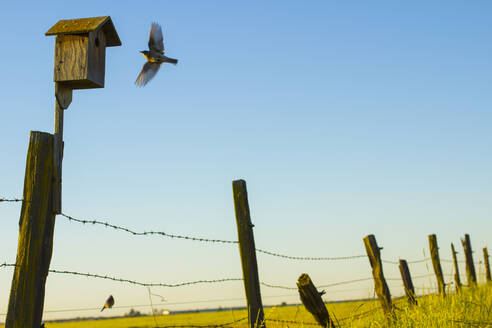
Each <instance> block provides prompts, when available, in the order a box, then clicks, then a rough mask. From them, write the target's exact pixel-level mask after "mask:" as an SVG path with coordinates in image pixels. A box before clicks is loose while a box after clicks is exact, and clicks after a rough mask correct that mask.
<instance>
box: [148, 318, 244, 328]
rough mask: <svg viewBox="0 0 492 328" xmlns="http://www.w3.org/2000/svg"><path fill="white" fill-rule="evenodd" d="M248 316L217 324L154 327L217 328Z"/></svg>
mask: <svg viewBox="0 0 492 328" xmlns="http://www.w3.org/2000/svg"><path fill="white" fill-rule="evenodd" d="M247 319H248V317H243V318H240V319H237V320H233V321H230V322H224V323H218V324H212V325H190V324H186V325H166V326H155V327H154V328H219V327H227V326H230V325H232V324H235V323H238V322H240V321H244V320H247Z"/></svg>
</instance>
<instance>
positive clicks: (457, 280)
mask: <svg viewBox="0 0 492 328" xmlns="http://www.w3.org/2000/svg"><path fill="white" fill-rule="evenodd" d="M451 253H452V254H453V266H454V285H455V288H456V292H457V293H459V292H460V291H461V279H460V269H459V268H458V260H457V259H456V254H457V253H458V252H457V251H455V249H454V245H453V243H451Z"/></svg>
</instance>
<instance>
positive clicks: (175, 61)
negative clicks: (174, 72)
mask: <svg viewBox="0 0 492 328" xmlns="http://www.w3.org/2000/svg"><path fill="white" fill-rule="evenodd" d="M166 61H167V62H168V63H171V64H174V65H176V64H177V63H178V60H177V59H174V58H169V57H166Z"/></svg>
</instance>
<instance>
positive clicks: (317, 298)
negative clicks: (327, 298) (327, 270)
mask: <svg viewBox="0 0 492 328" xmlns="http://www.w3.org/2000/svg"><path fill="white" fill-rule="evenodd" d="M297 289H298V290H299V296H300V297H301V301H302V304H304V306H305V307H306V310H308V311H309V313H311V314H312V315H313V317H314V319H316V321H317V322H318V323H319V324H320V325H321V326H322V327H329V328H335V323H334V322H333V320H332V319H331V318H330V315H329V314H328V310H327V309H326V305H325V303H324V302H323V300H322V299H321V293H320V292H318V290H317V289H316V287H315V286H314V284H313V282H312V281H311V278H310V277H309V275H308V274H307V273H303V274H301V275H300V277H299V279H298V280H297Z"/></svg>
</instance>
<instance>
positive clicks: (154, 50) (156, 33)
mask: <svg viewBox="0 0 492 328" xmlns="http://www.w3.org/2000/svg"><path fill="white" fill-rule="evenodd" d="M140 53H141V54H142V55H144V57H145V58H146V59H147V62H146V63H145V64H144V66H143V68H142V71H141V72H140V74H139V75H138V77H137V80H136V81H135V84H137V85H138V86H140V87H143V86H144V85H146V84H147V83H148V82H149V81H150V80H151V79H152V78H153V77H154V76H155V75H156V74H157V71H158V70H159V68H160V67H161V65H162V63H171V64H174V65H176V64H177V63H178V60H177V59H173V58H169V57H166V56H164V39H163V37H162V29H161V27H160V25H159V24H157V23H152V25H151V27H150V37H149V50H144V51H140Z"/></svg>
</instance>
